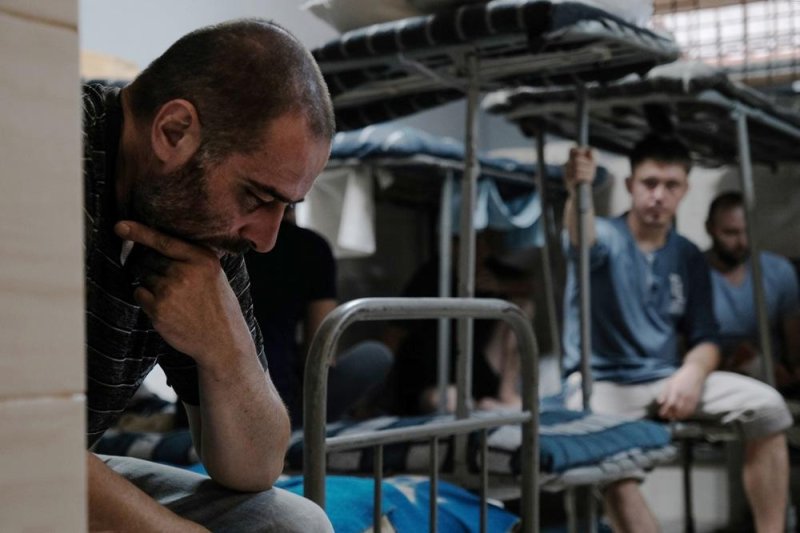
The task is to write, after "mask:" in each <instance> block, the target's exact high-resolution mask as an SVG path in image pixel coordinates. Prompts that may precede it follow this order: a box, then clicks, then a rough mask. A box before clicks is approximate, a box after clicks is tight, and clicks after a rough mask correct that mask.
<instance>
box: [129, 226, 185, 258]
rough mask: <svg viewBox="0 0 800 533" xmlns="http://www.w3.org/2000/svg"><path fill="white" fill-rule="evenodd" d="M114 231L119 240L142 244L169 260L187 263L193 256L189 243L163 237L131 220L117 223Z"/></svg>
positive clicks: (157, 232) (161, 234) (166, 236)
mask: <svg viewBox="0 0 800 533" xmlns="http://www.w3.org/2000/svg"><path fill="white" fill-rule="evenodd" d="M114 231H115V232H116V233H117V235H119V236H120V237H121V238H123V239H127V240H130V241H133V242H137V243H139V244H143V245H144V246H147V247H148V248H152V249H153V250H155V251H157V252H158V253H160V254H161V255H163V256H165V257H168V258H170V259H175V260H178V261H187V260H189V259H190V258H191V257H192V256H193V252H194V248H193V247H192V245H190V244H189V243H186V242H184V241H182V240H180V239H176V238H175V237H170V236H169V235H164V234H163V233H161V232H159V231H156V230H154V229H153V228H150V227H148V226H145V225H144V224H139V223H138V222H133V221H131V220H124V221H122V222H117V224H116V225H115V226H114Z"/></svg>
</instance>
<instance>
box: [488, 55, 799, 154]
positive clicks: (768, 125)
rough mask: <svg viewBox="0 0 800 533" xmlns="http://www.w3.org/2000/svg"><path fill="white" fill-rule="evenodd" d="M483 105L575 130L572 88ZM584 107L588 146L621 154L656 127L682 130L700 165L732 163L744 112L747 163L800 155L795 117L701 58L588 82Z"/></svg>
mask: <svg viewBox="0 0 800 533" xmlns="http://www.w3.org/2000/svg"><path fill="white" fill-rule="evenodd" d="M483 106H484V108H485V109H486V110H488V111H489V112H490V113H495V114H501V115H504V116H505V117H506V118H508V119H509V120H511V121H512V122H514V123H516V124H517V125H518V126H519V127H520V128H521V129H522V131H523V132H524V133H525V134H526V135H530V136H534V135H537V132H539V131H545V132H547V133H553V134H556V135H558V136H561V137H565V138H575V137H576V134H577V124H578V113H579V109H578V106H577V97H576V93H575V92H574V91H569V90H564V89H540V88H530V87H528V88H519V89H514V90H508V91H498V92H495V93H492V94H490V95H489V96H487V97H486V99H485V100H484V103H483ZM586 106H587V108H588V114H589V124H590V127H589V144H590V145H592V146H595V147H597V148H601V149H604V150H608V151H611V152H615V153H621V154H627V153H628V152H629V151H630V149H631V148H632V147H633V146H634V145H635V144H636V142H638V141H639V140H640V139H641V138H643V137H644V136H645V135H646V134H647V133H649V132H651V131H657V132H663V133H675V134H677V135H678V136H680V137H681V138H682V139H684V140H685V142H686V143H687V145H688V146H689V147H690V149H691V150H692V152H693V157H694V158H695V160H696V161H697V162H698V163H700V164H702V165H704V166H710V167H714V166H720V165H723V164H726V163H731V162H733V161H735V160H736V159H737V157H738V145H737V128H736V127H735V120H736V118H737V115H740V114H741V115H744V116H745V117H746V118H747V125H748V130H749V134H750V135H749V144H750V151H751V154H752V159H753V161H755V162H760V163H765V164H768V165H771V164H774V163H775V162H777V161H800V151H799V150H798V149H797V146H798V142H800V115H798V114H797V113H795V112H793V111H790V110H787V109H783V108H780V107H778V106H775V105H774V104H772V103H771V102H770V101H769V100H768V99H767V98H766V97H765V96H764V95H762V94H761V93H759V92H757V91H755V90H753V89H750V88H748V87H746V86H744V85H742V84H739V83H736V82H734V81H731V80H730V79H728V77H727V76H726V75H725V74H724V73H722V72H720V71H717V70H713V69H711V68H709V67H706V66H704V65H701V64H696V63H683V62H676V63H672V64H669V65H663V66H660V67H656V68H654V69H653V70H652V71H650V72H649V73H648V74H647V76H645V77H644V78H643V79H635V80H621V81H619V82H616V83H612V84H608V85H605V86H600V85H594V86H592V87H588V88H587V90H586Z"/></svg>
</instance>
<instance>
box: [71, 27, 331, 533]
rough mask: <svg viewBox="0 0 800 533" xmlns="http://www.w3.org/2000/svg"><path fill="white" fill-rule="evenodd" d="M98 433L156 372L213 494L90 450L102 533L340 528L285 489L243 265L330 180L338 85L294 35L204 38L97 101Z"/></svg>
mask: <svg viewBox="0 0 800 533" xmlns="http://www.w3.org/2000/svg"><path fill="white" fill-rule="evenodd" d="M83 107H84V118H83V133H84V181H85V215H86V220H85V272H86V323H87V324H86V327H87V437H88V445H89V446H90V447H91V446H92V445H93V444H94V442H96V441H97V439H98V438H99V437H100V436H101V435H102V434H103V432H104V431H105V430H106V429H107V428H108V427H109V426H110V425H111V424H113V422H114V421H115V420H116V418H117V417H118V416H119V414H120V413H121V412H122V410H123V409H124V408H125V405H126V403H127V402H128V400H129V398H130V397H131V395H133V393H134V391H135V390H136V389H137V387H138V386H139V384H140V383H141V382H142V380H143V379H144V377H145V376H146V375H147V373H148V372H149V371H150V369H151V368H152V367H153V366H154V365H156V364H159V365H160V366H161V367H162V368H163V370H164V372H165V373H166V375H167V377H168V380H169V383H170V385H171V386H172V387H173V388H174V389H175V391H176V392H177V394H178V396H179V398H180V399H181V400H182V402H183V403H184V405H185V406H186V409H187V412H188V416H189V421H190V426H191V429H192V436H193V440H194V446H195V448H196V449H197V451H198V453H199V455H200V457H201V459H202V461H203V464H204V465H205V467H206V469H207V471H208V473H209V475H210V477H211V480H209V479H208V478H206V477H204V476H199V475H195V474H192V473H188V472H184V471H182V470H178V469H174V468H169V467H165V466H162V465H156V464H152V463H149V462H145V461H137V460H135V459H129V458H111V457H98V456H96V455H94V454H93V453H91V452H87V461H88V487H89V503H90V508H89V519H90V528H91V529H92V530H114V531H118V530H131V531H206V530H207V529H213V530H214V531H237V532H238V531H303V532H311V531H330V530H331V526H330V522H329V521H328V520H327V517H326V516H325V515H324V513H323V512H322V510H321V509H319V507H316V506H315V505H314V504H312V503H311V502H309V501H307V500H305V499H303V498H301V497H298V496H294V495H291V494H289V493H288V492H285V491H281V490H279V489H275V488H271V487H272V484H273V483H274V481H275V479H276V478H277V477H278V475H279V474H280V472H281V471H282V469H283V462H284V453H285V451H286V446H287V442H288V438H289V431H290V430H289V420H288V417H287V414H286V409H285V407H284V405H283V402H282V401H281V399H280V397H279V396H278V394H277V392H276V391H275V387H274V386H273V383H272V380H271V378H270V375H269V372H268V370H267V365H266V358H265V355H264V350H263V346H262V342H261V335H260V333H259V330H258V327H257V326H256V323H255V321H254V319H253V311H252V305H251V302H250V296H249V281H248V278H247V273H246V270H245V268H244V261H243V259H242V257H241V256H240V255H239V254H240V253H241V252H243V251H245V250H247V249H251V248H252V249H254V250H256V251H258V252H266V251H268V250H269V249H270V248H272V246H273V244H274V242H275V237H276V234H277V230H278V227H279V225H280V221H281V218H282V216H283V212H284V209H285V207H286V206H287V205H288V204H292V203H294V202H298V201H300V200H301V199H302V198H303V196H304V195H305V194H306V193H307V192H308V190H309V189H310V188H311V185H312V183H313V181H314V179H315V177H316V176H317V175H318V174H319V173H320V171H321V170H322V168H323V167H324V165H325V163H326V161H327V158H328V154H329V150H330V142H331V138H332V136H333V133H334V122H333V112H332V106H331V101H330V97H329V95H328V92H327V88H326V86H325V83H324V81H323V79H322V76H321V74H320V72H319V69H318V67H317V65H316V63H315V62H314V60H313V58H312V57H311V55H310V54H309V53H308V51H307V50H306V49H305V48H304V47H303V46H302V45H301V44H300V43H299V41H297V39H296V38H295V37H293V36H292V35H290V34H289V33H288V32H287V31H286V30H284V29H283V28H281V27H280V26H278V25H276V24H274V23H272V22H267V21H263V20H239V21H233V22H229V23H224V24H220V25H216V26H211V27H207V28H202V29H200V30H197V31H194V32H192V33H190V34H188V35H186V36H184V37H182V38H181V39H180V40H178V41H177V42H176V43H175V44H173V45H172V46H171V47H170V48H169V49H168V50H167V51H166V52H165V53H164V54H163V55H162V56H160V57H159V58H158V59H156V60H155V61H154V62H153V63H152V64H151V65H150V66H149V67H147V68H146V69H145V70H144V71H143V72H142V73H141V75H139V76H138V77H137V78H136V79H135V80H134V81H133V82H132V83H131V84H130V85H129V86H127V87H125V88H123V89H121V90H120V89H117V88H110V87H104V86H102V85H98V84H90V85H87V86H86V87H84V95H83Z"/></svg>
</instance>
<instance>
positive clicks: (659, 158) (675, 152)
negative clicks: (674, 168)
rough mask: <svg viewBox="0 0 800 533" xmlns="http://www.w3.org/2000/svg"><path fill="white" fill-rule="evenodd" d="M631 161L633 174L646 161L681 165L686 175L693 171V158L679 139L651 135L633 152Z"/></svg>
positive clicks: (638, 144)
mask: <svg viewBox="0 0 800 533" xmlns="http://www.w3.org/2000/svg"><path fill="white" fill-rule="evenodd" d="M629 159H630V162H631V172H633V171H634V170H635V169H636V167H638V166H639V165H640V164H642V163H643V162H644V161H647V160H648V159H649V160H652V161H656V162H658V163H670V164H677V165H681V166H682V167H683V168H684V170H686V174H687V175H688V174H689V171H690V170H691V169H692V156H691V155H690V153H689V149H688V148H687V147H686V145H685V144H684V143H683V142H682V141H681V140H680V139H678V138H677V137H673V136H665V135H658V134H650V135H648V136H647V137H645V138H644V139H642V140H641V141H639V142H638V143H637V144H636V146H634V147H633V150H631V152H630V155H629Z"/></svg>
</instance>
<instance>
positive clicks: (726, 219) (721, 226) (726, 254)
mask: <svg viewBox="0 0 800 533" xmlns="http://www.w3.org/2000/svg"><path fill="white" fill-rule="evenodd" d="M706 231H707V232H708V234H709V236H710V237H711V240H712V245H711V249H710V250H708V251H707V252H706V258H707V259H708V263H709V265H710V266H711V279H712V281H713V284H714V313H715V314H716V316H717V320H718V321H719V325H720V341H721V342H720V345H721V347H722V351H723V355H724V356H727V357H724V358H723V360H724V361H725V366H724V367H725V368H726V369H728V370H734V371H737V372H742V373H745V374H750V375H756V376H758V375H760V373H761V367H760V364H759V359H758V357H757V355H758V353H759V351H760V350H759V332H758V316H757V313H756V306H755V303H754V302H753V274H752V269H751V261H752V258H751V253H750V243H749V242H748V238H747V221H746V219H745V212H744V200H743V198H742V195H741V193H739V192H726V193H723V194H720V195H719V196H717V197H716V198H715V199H714V201H713V202H711V206H710V207H709V210H708V218H707V220H706ZM759 260H760V261H761V271H762V276H763V284H764V297H765V299H766V304H767V315H768V317H769V328H770V335H771V339H772V352H773V356H774V357H775V359H776V361H775V363H776V364H775V384H776V386H777V387H778V389H779V390H781V391H782V392H784V393H793V394H796V393H800V372H798V368H797V364H798V359H800V301H798V300H800V295H798V286H797V275H796V273H795V270H794V267H793V266H792V264H791V263H790V262H789V261H788V260H787V259H785V258H783V257H781V256H779V255H776V254H773V253H770V252H761V253H760V254H759Z"/></svg>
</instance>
